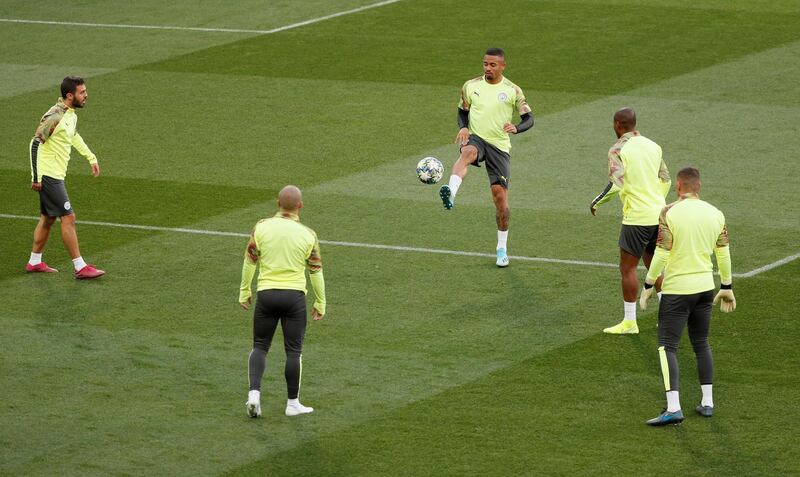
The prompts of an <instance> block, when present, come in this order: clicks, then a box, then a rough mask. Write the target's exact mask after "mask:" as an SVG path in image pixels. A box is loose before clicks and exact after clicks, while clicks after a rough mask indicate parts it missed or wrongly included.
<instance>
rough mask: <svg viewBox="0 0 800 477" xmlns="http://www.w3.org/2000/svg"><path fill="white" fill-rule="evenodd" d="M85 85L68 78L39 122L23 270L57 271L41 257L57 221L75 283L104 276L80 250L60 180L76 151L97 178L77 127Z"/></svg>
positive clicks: (72, 213)
mask: <svg viewBox="0 0 800 477" xmlns="http://www.w3.org/2000/svg"><path fill="white" fill-rule="evenodd" d="M87 97H88V94H87V93H86V83H85V82H84V81H83V78H78V77H76V76H67V77H66V78H64V80H63V81H62V82H61V97H60V98H58V102H57V103H56V104H55V106H53V107H52V108H50V110H49V111H47V112H46V113H45V115H44V116H42V119H41V121H39V127H38V128H36V133H35V135H34V137H33V140H31V144H30V156H31V189H33V190H35V191H38V192H39V208H40V213H41V215H40V216H39V223H38V224H36V229H35V230H34V232H33V248H32V250H31V258H30V260H29V261H28V263H27V265H25V270H26V271H27V272H29V273H53V272H57V271H58V270H56V269H55V268H51V267H48V266H47V264H46V263H44V262H43V261H42V252H43V251H44V246H45V245H46V244H47V239H48V238H49V237H50V229H51V228H52V226H53V224H54V223H55V221H56V219H57V218H59V217H60V218H61V239H62V240H63V241H64V247H66V249H67V252H68V253H69V255H70V257H72V264H73V266H74V267H75V278H77V279H89V278H97V277H100V276H102V275H104V274H105V273H106V272H104V271H103V270H98V269H96V268H95V267H94V266H93V265H88V264H87V263H86V261H84V259H83V257H82V256H81V252H80V248H79V247H78V234H77V232H76V231H75V211H74V210H73V209H72V204H70V201H69V197H68V196H67V188H66V187H65V185H64V178H65V177H66V176H67V165H68V164H69V156H70V152H71V151H72V148H73V147H75V149H77V150H78V152H79V153H81V155H83V156H84V157H85V158H86V159H87V160H88V161H89V165H90V166H91V168H92V175H94V176H95V177H97V176H99V175H100V165H99V164H98V163H97V157H96V156H95V155H94V153H92V151H91V150H90V149H89V146H87V145H86V143H85V142H83V138H81V135H80V134H78V131H77V129H76V126H77V124H78V115H77V114H76V113H75V110H76V109H80V108H83V107H84V106H85V105H86V98H87Z"/></svg>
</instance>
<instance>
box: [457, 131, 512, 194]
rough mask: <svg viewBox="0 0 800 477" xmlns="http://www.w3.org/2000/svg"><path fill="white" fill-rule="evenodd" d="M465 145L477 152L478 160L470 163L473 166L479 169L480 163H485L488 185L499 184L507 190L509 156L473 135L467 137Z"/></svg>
mask: <svg viewBox="0 0 800 477" xmlns="http://www.w3.org/2000/svg"><path fill="white" fill-rule="evenodd" d="M466 145H467V146H475V148H476V149H477V150H478V159H476V160H475V162H473V163H472V165H473V166H475V167H481V162H485V163H486V173H487V174H488V175H489V184H490V185H494V184H500V185H501V186H503V188H505V189H508V180H509V179H510V178H511V155H509V154H508V153H507V152H505V151H501V150H500V149H498V148H496V147H495V146H493V145H491V144H489V143H488V142H486V141H484V140H483V139H481V137H480V136H476V135H474V134H470V135H469V141H468V142H467V144H466Z"/></svg>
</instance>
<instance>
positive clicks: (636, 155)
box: [589, 108, 672, 334]
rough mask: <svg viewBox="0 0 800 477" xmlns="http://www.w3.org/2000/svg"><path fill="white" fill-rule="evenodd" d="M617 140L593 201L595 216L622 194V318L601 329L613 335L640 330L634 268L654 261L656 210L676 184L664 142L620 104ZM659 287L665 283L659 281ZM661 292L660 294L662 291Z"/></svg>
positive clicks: (637, 285)
mask: <svg viewBox="0 0 800 477" xmlns="http://www.w3.org/2000/svg"><path fill="white" fill-rule="evenodd" d="M614 132H615V133H616V134H617V138H618V139H617V142H616V143H614V145H613V146H611V149H610V150H609V151H608V179H609V182H608V185H607V186H606V188H605V189H603V192H601V193H600V195H598V196H597V197H595V198H594V200H593V201H592V202H591V204H589V210H590V211H591V213H592V215H597V207H598V206H599V205H600V204H602V203H604V202H606V201H608V200H609V199H611V198H612V197H613V196H614V195H616V194H619V198H620V200H621V201H622V229H621V230H620V233H619V271H620V274H621V275H622V299H623V302H624V310H625V315H624V319H623V320H622V322H620V323H618V324H617V325H614V326H611V327H609V328H606V329H604V330H603V332H604V333H611V334H636V333H638V332H639V326H638V325H637V324H636V292H637V291H638V289H639V278H638V277H637V276H636V267H638V266H639V260H641V259H644V264H645V266H646V267H649V266H650V261H651V260H652V259H653V252H654V251H655V247H656V238H657V236H658V214H659V212H660V211H661V209H663V208H664V206H665V205H666V202H665V200H664V197H666V195H667V193H668V192H669V187H670V185H671V184H672V182H671V181H670V178H669V171H668V170H667V165H666V164H665V163H664V159H662V157H661V146H659V145H658V144H656V143H655V142H653V141H651V140H650V139H647V138H646V137H644V136H642V135H641V134H640V133H639V131H637V130H636V113H635V112H634V111H633V110H632V109H630V108H622V109H620V110H619V111H617V112H616V113H614ZM656 289H657V291H660V289H661V282H660V281H659V282H657V283H656ZM659 296H660V294H659Z"/></svg>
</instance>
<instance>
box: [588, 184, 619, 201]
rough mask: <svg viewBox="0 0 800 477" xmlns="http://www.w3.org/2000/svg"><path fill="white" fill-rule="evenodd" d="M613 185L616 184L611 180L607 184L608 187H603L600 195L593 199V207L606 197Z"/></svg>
mask: <svg viewBox="0 0 800 477" xmlns="http://www.w3.org/2000/svg"><path fill="white" fill-rule="evenodd" d="M613 185H614V184H613V183H612V182H611V181H609V182H608V185H607V186H606V188H605V189H603V192H601V193H600V195H598V196H597V197H595V198H594V200H593V201H592V207H594V206H595V205H597V203H598V202H600V201H601V200H602V199H603V197H605V196H606V194H608V191H610V190H611V187H612V186H613Z"/></svg>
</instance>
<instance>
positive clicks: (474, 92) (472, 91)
mask: <svg viewBox="0 0 800 477" xmlns="http://www.w3.org/2000/svg"><path fill="white" fill-rule="evenodd" d="M458 107H459V108H461V109H463V110H464V111H469V133H470V134H474V135H476V136H478V137H480V138H481V139H483V140H484V141H486V142H488V143H489V144H491V145H493V146H494V147H496V148H498V149H500V150H501V151H504V152H509V151H511V140H510V139H509V137H508V133H507V132H505V131H503V126H504V125H505V124H506V123H510V122H511V120H512V119H513V117H514V112H516V113H517V114H519V115H522V114H526V113H530V112H531V108H530V106H528V102H527V101H526V100H525V94H524V93H523V92H522V89H520V87H519V86H517V85H515V84H514V83H512V82H511V81H510V80H509V79H508V78H503V80H502V81H500V82H499V83H497V84H491V83H488V82H487V81H486V80H485V79H484V77H483V76H479V77H477V78H475V79H471V80H469V81H467V82H466V83H464V86H463V87H462V88H461V101H460V102H459V104H458Z"/></svg>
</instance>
